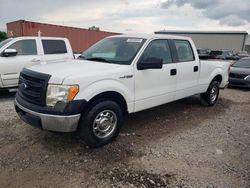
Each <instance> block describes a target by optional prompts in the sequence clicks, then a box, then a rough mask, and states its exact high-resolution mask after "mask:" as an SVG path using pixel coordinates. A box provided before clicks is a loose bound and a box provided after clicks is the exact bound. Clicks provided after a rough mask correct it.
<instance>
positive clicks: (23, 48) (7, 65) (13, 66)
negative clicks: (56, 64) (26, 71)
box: [0, 39, 40, 87]
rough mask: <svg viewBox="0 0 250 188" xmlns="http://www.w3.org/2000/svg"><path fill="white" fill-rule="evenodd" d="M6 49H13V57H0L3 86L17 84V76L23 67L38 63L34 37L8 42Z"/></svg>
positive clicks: (0, 73)
mask: <svg viewBox="0 0 250 188" xmlns="http://www.w3.org/2000/svg"><path fill="white" fill-rule="evenodd" d="M6 49H15V50H16V51H17V55H16V56H14V57H0V75H1V78H2V82H3V86H4V87H12V86H17V84H18V77H19V74H20V72H21V70H22V69H23V68H24V67H29V66H32V65H35V64H37V63H39V60H40V56H39V55H38V50H37V40H36V39H22V40H18V41H15V42H14V43H12V44H10V46H8V47H7V48H6Z"/></svg>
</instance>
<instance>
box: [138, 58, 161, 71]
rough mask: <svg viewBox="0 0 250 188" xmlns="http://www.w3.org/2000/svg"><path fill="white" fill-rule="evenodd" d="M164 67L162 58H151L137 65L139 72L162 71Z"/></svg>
mask: <svg viewBox="0 0 250 188" xmlns="http://www.w3.org/2000/svg"><path fill="white" fill-rule="evenodd" d="M162 65H163V60H162V59H160V58H155V57H150V58H146V59H145V60H142V61H139V62H138V63H137V69H138V70H145V69H161V68H162Z"/></svg>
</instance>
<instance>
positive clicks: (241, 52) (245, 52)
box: [235, 51, 250, 58]
mask: <svg viewBox="0 0 250 188" xmlns="http://www.w3.org/2000/svg"><path fill="white" fill-rule="evenodd" d="M235 55H236V56H238V57H239V58H243V57H250V55H249V54H248V53H247V51H239V52H237V53H236V54H235Z"/></svg>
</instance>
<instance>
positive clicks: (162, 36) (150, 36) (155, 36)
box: [108, 34, 191, 40]
mask: <svg viewBox="0 0 250 188" xmlns="http://www.w3.org/2000/svg"><path fill="white" fill-rule="evenodd" d="M119 37H127V38H143V39H147V40H148V39H184V40H190V39H191V38H190V37H185V36H176V35H165V34H122V35H114V36H110V37H108V38H119Z"/></svg>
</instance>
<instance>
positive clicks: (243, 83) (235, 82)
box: [229, 78, 250, 88]
mask: <svg viewBox="0 0 250 188" xmlns="http://www.w3.org/2000/svg"><path fill="white" fill-rule="evenodd" d="M229 86H236V87H244V88H250V81H249V80H244V79H237V78H229Z"/></svg>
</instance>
